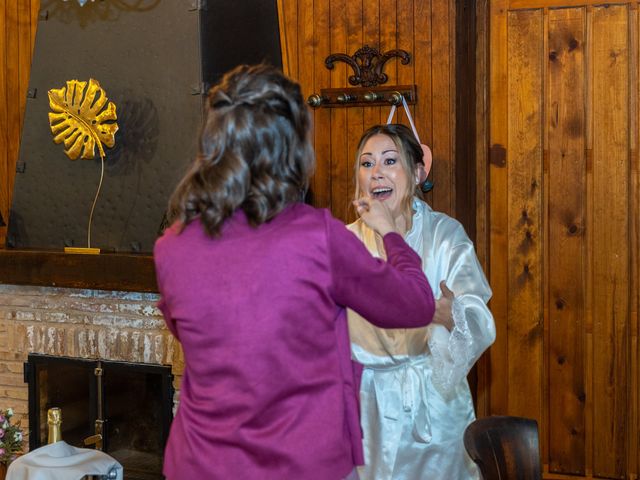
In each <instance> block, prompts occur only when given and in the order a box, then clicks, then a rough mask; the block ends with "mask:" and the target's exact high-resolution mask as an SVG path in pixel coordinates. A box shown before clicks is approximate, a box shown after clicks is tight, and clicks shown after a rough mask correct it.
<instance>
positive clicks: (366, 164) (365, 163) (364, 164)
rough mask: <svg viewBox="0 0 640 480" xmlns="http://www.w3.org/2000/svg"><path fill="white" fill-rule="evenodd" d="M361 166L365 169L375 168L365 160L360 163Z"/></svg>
mask: <svg viewBox="0 0 640 480" xmlns="http://www.w3.org/2000/svg"><path fill="white" fill-rule="evenodd" d="M360 166H361V167H364V168H370V167H372V166H373V163H372V162H370V161H369V160H363V161H362V162H360Z"/></svg>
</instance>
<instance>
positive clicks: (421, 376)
mask: <svg viewBox="0 0 640 480" xmlns="http://www.w3.org/2000/svg"><path fill="white" fill-rule="evenodd" d="M425 365H426V358H425V357H421V358H418V359H412V360H408V361H404V362H403V363H400V364H396V365H388V366H375V367H368V368H371V369H372V370H373V371H374V376H377V375H382V376H385V377H387V378H388V376H389V375H392V376H393V379H394V380H395V381H396V382H397V383H398V384H400V392H399V393H400V396H401V400H402V410H403V411H405V412H411V418H412V421H413V433H414V435H415V436H416V439H417V440H421V441H422V442H423V443H429V442H431V416H430V415H429V404H428V402H427V382H428V381H429V378H430V377H431V371H430V370H428V369H425V368H424V367H425ZM376 383H377V382H376ZM384 383H385V384H386V386H387V389H388V388H389V387H390V385H389V384H388V383H387V382H384ZM394 383H395V382H392V383H391V386H392V385H393V384H394ZM392 388H393V387H392ZM416 392H417V394H418V404H417V405H415V402H414V398H415V397H416ZM392 393H393V394H394V395H392V396H390V395H385V392H384V391H383V392H382V396H383V398H385V397H391V398H393V397H395V395H397V392H392ZM395 398H397V397H395ZM394 403H396V402H394V401H393V400H387V401H383V404H382V405H380V402H378V408H379V409H380V411H381V412H382V416H383V417H384V418H387V419H390V420H397V419H398V417H399V412H398V411H397V410H398V409H397V407H396V406H395V405H394Z"/></svg>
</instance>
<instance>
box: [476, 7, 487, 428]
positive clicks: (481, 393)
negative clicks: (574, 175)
mask: <svg viewBox="0 0 640 480" xmlns="http://www.w3.org/2000/svg"><path fill="white" fill-rule="evenodd" d="M488 14H489V7H488V1H487V0H478V2H477V3H476V28H477V36H476V39H477V43H476V58H475V63H476V79H475V90H476V103H475V117H476V131H475V134H476V136H475V156H476V237H475V239H474V242H475V246H476V254H477V255H478V260H479V261H480V264H481V265H482V267H483V269H484V271H485V272H488V271H489V268H488V249H489V244H488V241H489V239H488V223H489V218H488V217H489V212H488V202H489V198H488V193H489V189H488V185H487V181H488V170H489V160H488V156H487V152H488V147H489V139H488V136H487V120H488V119H487V88H488V85H489V64H488V52H489V50H488V48H489V45H488V40H489V19H488ZM477 377H478V385H477V391H476V413H477V415H478V416H479V417H485V416H487V415H489V400H490V397H489V384H490V381H491V377H490V371H489V355H488V354H485V355H483V356H482V357H481V358H480V360H479V361H478V364H477Z"/></svg>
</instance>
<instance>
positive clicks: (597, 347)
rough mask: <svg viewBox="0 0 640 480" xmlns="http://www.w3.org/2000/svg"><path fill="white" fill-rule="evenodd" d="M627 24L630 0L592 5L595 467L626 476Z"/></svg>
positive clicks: (596, 472)
mask: <svg viewBox="0 0 640 480" xmlns="http://www.w3.org/2000/svg"><path fill="white" fill-rule="evenodd" d="M628 27H629V24H628V10H627V7H626V6H613V5H612V6H608V8H607V7H595V8H594V9H593V14H592V35H593V39H592V45H593V52H592V61H593V66H592V69H593V112H592V115H593V133H594V134H593V185H594V190H593V205H592V206H591V207H592V209H593V231H592V234H593V242H592V245H593V250H592V251H591V252H590V254H591V256H592V262H593V272H592V274H593V277H592V278H591V281H592V282H593V289H592V291H593V297H592V305H593V307H592V308H593V338H594V343H593V352H594V359H595V362H594V366H593V376H594V378H593V384H594V392H593V393H594V399H593V400H594V404H593V418H594V432H593V435H594V439H597V442H596V443H595V445H594V451H593V473H594V475H595V476H598V475H599V476H603V477H608V478H623V476H624V473H625V470H626V456H627V451H626V447H627V445H626V432H627V423H626V422H624V421H620V420H621V419H624V418H625V417H626V415H627V411H628V407H629V405H628V398H627V381H628V377H627V375H628V371H629V370H628V361H629V336H628V328H629V293H630V292H629V261H630V256H629V243H628V240H629V217H628V210H627V209H628V206H629V204H628V201H629V175H628V172H629V152H628V145H629V143H628V142H629V132H628V127H629V126H628V118H629V117H628V116H629V88H628V82H629V38H628ZM603 183H606V184H607V185H611V186H614V188H601V185H602V184H603ZM599 445H600V446H605V445H606V448H598V446H599Z"/></svg>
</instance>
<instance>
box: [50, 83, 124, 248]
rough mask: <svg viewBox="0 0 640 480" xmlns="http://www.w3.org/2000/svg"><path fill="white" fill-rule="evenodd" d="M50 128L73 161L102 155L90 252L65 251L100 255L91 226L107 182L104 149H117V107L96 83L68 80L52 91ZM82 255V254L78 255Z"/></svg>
mask: <svg viewBox="0 0 640 480" xmlns="http://www.w3.org/2000/svg"><path fill="white" fill-rule="evenodd" d="M49 107H51V110H52V112H49V126H50V127H51V133H53V141H54V142H55V143H63V142H64V148H65V150H64V153H66V154H67V156H68V157H69V158H70V159H71V160H76V159H77V158H78V157H80V158H86V159H91V158H94V157H95V155H96V146H97V147H98V153H99V154H100V163H101V167H102V168H101V171H100V182H99V183H98V190H97V191H96V196H95V197H94V199H93V205H92V206H91V213H89V226H88V228H87V248H86V249H74V248H70V249H67V248H65V251H71V252H72V253H100V249H97V248H93V249H92V248H91V222H92V220H93V211H94V210H95V208H96V202H97V201H98V196H99V195H100V188H101V187H102V179H103V178H104V148H102V145H103V144H104V145H106V146H107V147H109V148H111V147H113V146H114V145H115V143H116V141H115V134H116V132H117V131H118V124H117V123H116V122H115V121H116V119H117V118H118V116H117V115H116V106H115V104H114V103H113V102H110V101H109V99H108V98H107V94H106V93H105V91H104V90H103V89H102V88H101V87H100V84H99V83H98V81H97V80H94V79H93V78H90V79H89V85H88V86H87V82H81V81H79V80H67V84H66V85H65V86H64V87H62V88H58V89H51V90H49ZM78 251H79V252H78Z"/></svg>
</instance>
